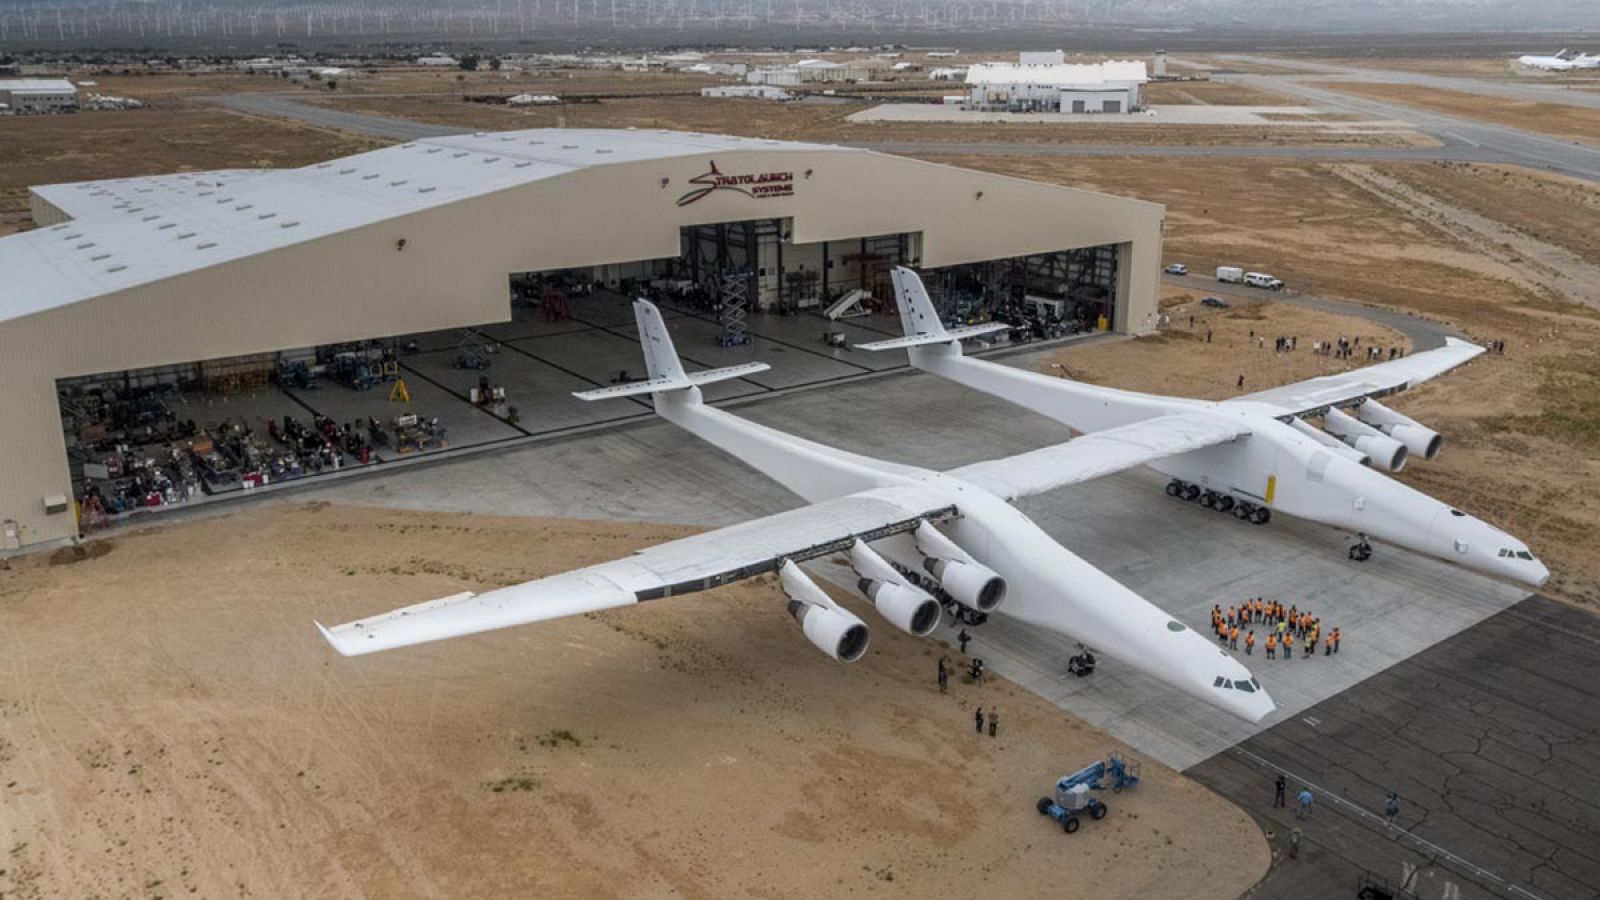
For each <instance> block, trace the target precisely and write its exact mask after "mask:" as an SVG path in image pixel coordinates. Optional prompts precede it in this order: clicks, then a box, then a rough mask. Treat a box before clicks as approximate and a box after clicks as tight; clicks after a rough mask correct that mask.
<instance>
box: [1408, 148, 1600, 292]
mask: <svg viewBox="0 0 1600 900" xmlns="http://www.w3.org/2000/svg"><path fill="white" fill-rule="evenodd" d="M1387 168H1388V170H1389V172H1390V173H1391V174H1392V175H1393V176H1394V177H1396V178H1398V179H1400V180H1401V181H1403V182H1405V183H1407V184H1409V185H1411V186H1412V187H1415V188H1417V189H1419V190H1422V191H1426V192H1427V193H1428V194H1431V195H1433V196H1435V197H1438V198H1440V199H1442V200H1447V201H1449V202H1450V203H1452V204H1454V205H1456V206H1460V207H1464V208H1466V209H1468V210H1471V211H1472V212H1474V213H1477V214H1478V215H1483V216H1489V217H1492V218H1495V219H1498V220H1500V221H1502V222H1504V223H1506V224H1507V225H1509V226H1511V227H1513V228H1516V229H1517V230H1518V231H1520V232H1522V233H1523V234H1525V235H1527V236H1528V237H1531V238H1533V239H1534V240H1537V241H1542V242H1545V243H1549V244H1553V245H1555V246H1557V247H1563V248H1565V249H1567V250H1569V251H1571V252H1573V253H1575V254H1577V255H1578V256H1579V257H1581V258H1582V259H1584V260H1585V261H1587V262H1589V263H1591V264H1595V265H1600V228H1597V227H1595V223H1596V222H1600V190H1596V189H1595V186H1594V184H1592V183H1591V182H1587V181H1579V180H1577V179H1574V178H1564V177H1561V176H1557V175H1547V174H1543V173H1540V174H1534V173H1532V172H1529V171H1527V170H1524V169H1519V168H1516V167H1513V166H1486V165H1478V164H1476V163H1448V162H1438V163H1425V164H1418V165H1411V166H1395V165H1391V166H1388V167H1387ZM1596 287H1600V285H1596Z"/></svg>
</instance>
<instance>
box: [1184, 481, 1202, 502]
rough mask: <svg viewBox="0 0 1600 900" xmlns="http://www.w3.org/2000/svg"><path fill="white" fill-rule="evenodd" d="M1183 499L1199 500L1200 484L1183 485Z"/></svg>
mask: <svg viewBox="0 0 1600 900" xmlns="http://www.w3.org/2000/svg"><path fill="white" fill-rule="evenodd" d="M1183 499H1185V500H1191V501H1192V500H1199V499H1200V485H1198V484H1186V485H1184V486H1183Z"/></svg>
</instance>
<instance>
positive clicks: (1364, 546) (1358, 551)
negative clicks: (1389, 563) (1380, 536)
mask: <svg viewBox="0 0 1600 900" xmlns="http://www.w3.org/2000/svg"><path fill="white" fill-rule="evenodd" d="M1371 558H1372V545H1371V544H1369V543H1367V536H1366V535H1364V534H1358V535H1356V542H1355V543H1354V544H1352V545H1351V547H1350V560H1351V562H1366V561H1367V560H1369V559H1371Z"/></svg>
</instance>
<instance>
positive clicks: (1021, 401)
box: [857, 267, 1550, 586]
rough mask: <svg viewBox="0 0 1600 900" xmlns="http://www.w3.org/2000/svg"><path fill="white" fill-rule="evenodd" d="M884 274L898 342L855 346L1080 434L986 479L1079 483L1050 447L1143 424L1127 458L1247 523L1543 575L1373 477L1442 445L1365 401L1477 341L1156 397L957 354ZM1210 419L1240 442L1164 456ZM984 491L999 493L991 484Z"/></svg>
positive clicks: (955, 340) (1512, 543) (1170, 488)
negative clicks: (1301, 376)
mask: <svg viewBox="0 0 1600 900" xmlns="http://www.w3.org/2000/svg"><path fill="white" fill-rule="evenodd" d="M891 276H892V278H893V280H894V288H895V302H896V303H897V305H898V306H899V310H900V317H901V323H902V327H903V328H904V330H905V332H906V337H902V338H895V339H893V340H887V341H877V342H873V343H870V344H858V345H857V347H858V349H864V350H888V349H895V348H901V347H904V348H906V349H907V351H908V352H909V354H910V356H911V364H912V365H913V366H915V367H917V368H919V369H923V370H925V371H928V372H932V373H933V374H935V375H939V376H940V377H943V378H948V379H950V380H951V381H955V382H958V383H960V384H964V385H966V386H968V387H971V388H974V389H976V390H980V391H983V392H985V393H988V394H993V395H994V396H996V397H1000V398H1002V399H1005V400H1009V401H1011V402H1012V403H1015V404H1017V405H1018V406H1022V407H1025V408H1027V409H1031V410H1033V411H1035V412H1037V413H1040V414H1042V415H1045V416H1048V417H1050V418H1052V419H1055V420H1057V421H1059V422H1063V423H1065V424H1066V425H1068V426H1070V427H1071V428H1073V429H1075V430H1077V431H1081V432H1086V433H1087V436H1086V437H1082V438H1079V439H1078V440H1076V441H1072V442H1070V443H1067V444H1063V445H1059V446H1057V447H1046V448H1045V449H1043V450H1036V451H1034V452H1033V453H1032V454H1022V455H1021V456H1018V457H1013V458H1012V459H1010V460H1007V461H1006V462H1005V463H1004V465H1003V469H1004V471H996V472H995V474H994V477H995V479H996V480H997V481H1000V480H1003V479H1004V478H1006V477H1008V475H1009V474H1011V473H1015V475H1016V476H1017V477H1020V478H1023V479H1025V480H1026V481H1027V484H1028V487H1029V489H1030V490H1031V491H1035V492H1036V491H1038V490H1041V489H1043V485H1041V484H1040V482H1041V480H1043V476H1044V473H1046V472H1049V471H1051V470H1054V471H1057V472H1059V473H1060V475H1061V476H1062V477H1063V478H1064V479H1065V480H1066V481H1076V480H1079V479H1078V478H1077V477H1075V475H1076V473H1075V472H1074V470H1073V468H1072V467H1070V466H1064V465H1057V464H1056V462H1055V459H1054V457H1055V455H1056V454H1058V453H1061V452H1063V450H1065V449H1066V448H1081V446H1082V444H1083V442H1085V441H1089V440H1097V439H1102V438H1103V439H1108V440H1118V439H1119V437H1118V436H1119V434H1120V435H1126V434H1129V433H1130V429H1133V428H1135V427H1136V426H1138V425H1144V426H1146V427H1145V429H1144V430H1143V431H1142V432H1139V433H1137V435H1136V436H1137V437H1138V438H1139V439H1140V440H1141V441H1142V442H1143V443H1140V444H1138V445H1131V446H1129V447H1128V452H1129V453H1130V454H1137V453H1141V452H1145V453H1148V452H1149V451H1150V450H1151V449H1152V443H1153V444H1154V446H1155V448H1157V449H1161V450H1165V451H1166V452H1162V453H1159V454H1157V455H1155V456H1153V457H1148V458H1147V459H1146V462H1147V464H1148V465H1149V466H1150V467H1151V468H1152V469H1155V470H1156V471H1158V472H1160V473H1162V474H1164V475H1167V476H1169V477H1170V478H1171V479H1172V480H1171V481H1170V482H1169V483H1168V484H1167V493H1168V494H1169V495H1171V496H1174V497H1181V498H1183V499H1186V500H1195V501H1199V502H1200V503H1201V504H1203V505H1205V506H1208V507H1210V508H1212V509H1215V510H1217V511H1219V512H1231V513H1233V515H1234V516H1235V517H1237V518H1239V519H1244V520H1249V521H1252V522H1255V523H1256V524H1265V523H1266V522H1267V520H1268V519H1269V518H1271V516H1272V514H1273V513H1274V512H1282V513H1287V514H1289V515H1292V516H1298V517H1300V518H1303V519H1310V520H1311V521H1314V522H1321V523H1323V524H1325V525H1333V526H1336V527H1339V528H1345V529H1349V530H1350V531H1353V532H1357V533H1360V534H1363V535H1371V536H1375V537H1377V538H1379V539H1381V540H1385V541H1388V542H1390V543H1393V544H1398V545H1400V546H1402V547H1406V548H1408V549H1411V550H1415V551H1417V552H1418V553H1424V554H1427V555H1429V556H1433V557H1436V558H1439V559H1442V560H1446V561H1448V562H1452V563H1456V564H1459V565H1462V566H1465V567H1467V568H1470V569H1475V570H1477V571H1480V572H1485V573H1489V574H1492V575H1499V576H1503V577H1506V578H1510V579H1513V580H1516V581H1520V582H1523V583H1525V584H1531V585H1534V586H1538V585H1541V584H1543V583H1544V582H1545V579H1547V578H1549V576H1550V571H1549V570H1548V569H1546V568H1545V566H1544V564H1543V563H1541V562H1540V561H1539V560H1538V559H1536V558H1534V555H1533V553H1532V552H1530V551H1529V550H1528V546H1527V545H1526V544H1524V543H1523V542H1521V541H1519V540H1517V539H1516V538H1514V537H1512V536H1511V535H1509V534H1506V533H1505V532H1503V531H1501V530H1500V529H1498V528H1496V527H1494V526H1493V525H1490V524H1488V523H1487V522H1484V521H1481V520H1479V519H1476V518H1473V517H1472V516H1470V515H1467V514H1466V513H1464V512H1462V511H1461V510H1459V509H1454V508H1452V507H1451V506H1449V505H1448V504H1445V503H1441V502H1440V501H1438V500H1435V499H1434V498H1432V497H1430V496H1428V495H1427V494H1424V493H1422V492H1421V491H1418V490H1415V489H1414V488H1411V487H1408V486H1406V485H1404V484H1401V483H1400V482H1398V481H1395V480H1394V479H1392V478H1388V477H1386V476H1384V475H1381V474H1379V473H1378V472H1376V471H1374V469H1377V468H1382V469H1386V470H1388V471H1390V472H1398V471H1400V469H1401V468H1402V467H1404V466H1405V463H1406V460H1407V459H1408V458H1409V457H1410V456H1413V455H1414V456H1421V457H1423V458H1424V459H1432V458H1434V456H1436V455H1437V454H1438V452H1439V448H1440V446H1441V445H1442V444H1443V438H1442V437H1441V436H1440V435H1439V433H1438V432H1436V431H1434V430H1433V429H1431V428H1428V427H1427V426H1425V425H1423V424H1421V423H1420V422H1417V421H1415V420H1413V419H1411V418H1408V417H1407V416H1405V415H1402V414H1401V413H1398V412H1396V411H1394V410H1392V409H1389V408H1388V407H1386V406H1383V405H1381V404H1380V403H1379V402H1378V398H1379V397H1386V396H1388V395H1390V394H1393V393H1397V392H1399V391H1402V390H1405V389H1406V388H1408V387H1411V386H1413V385H1416V384H1420V383H1421V382H1423V381H1426V380H1428V379H1430V378H1432V377H1434V376H1436V375H1439V374H1442V373H1444V372H1446V371H1449V370H1450V369H1453V368H1455V367H1456V366H1458V365H1460V364H1462V363H1464V362H1466V361H1467V360H1470V359H1472V358H1473V357H1475V356H1477V355H1478V354H1480V353H1482V352H1483V348H1482V347H1478V346H1476V345H1473V344H1469V343H1467V342H1466V341H1460V340H1456V339H1454V338H1449V339H1447V340H1446V346H1444V347H1441V348H1439V349H1436V350H1428V351H1424V352H1421V353H1413V354H1411V355H1410V356H1405V357H1401V358H1399V359H1395V360H1390V361H1388V362H1381V363H1376V364H1374V365H1370V366H1366V367H1365V368H1360V369H1355V370H1353V371H1350V372H1345V373H1342V374H1338V375H1324V376H1322V377H1321V378H1313V379H1311V380H1309V381H1303V382H1300V383H1299V384H1291V385H1288V386H1285V387H1280V388H1273V389H1272V390H1267V391H1260V392H1257V393H1254V394H1246V395H1244V396H1242V397H1235V398H1233V399H1230V400H1224V401H1220V402H1213V401H1208V400H1193V399H1188V398H1183V397H1163V396H1158V395H1155V394H1141V393H1136V392H1133V391H1123V390H1117V389H1115V388H1108V387H1099V386H1096V385H1091V384H1084V383H1082V382H1078V381H1071V380H1068V379H1065V378H1055V377H1052V376H1049V375H1043V374H1040V373H1037V372H1029V371H1025V370H1023V369H1017V368H1012V367H1011V366H1006V365H1001V364H999V363H992V362H985V361H983V360H978V359H972V358H970V357H967V356H965V355H963V354H962V351H961V343H960V340H959V338H960V336H961V332H960V331H946V330H945V327H944V325H943V324H942V323H941V322H940V320H939V315H938V312H937V310H936V309H935V307H934V305H933V301H932V300H931V299H930V298H929V297H928V294H927V291H926V290H925V289H924V288H923V285H922V279H921V278H920V277H918V275H917V273H916V272H913V271H912V270H910V269H907V268H904V267H897V268H895V269H894V270H893V272H892V273H891ZM970 328H971V326H968V330H970ZM1345 410H1350V412H1348V413H1347V412H1345ZM1351 413H1353V415H1352V414H1351ZM1314 418H1321V419H1322V427H1321V428H1318V427H1316V426H1314V425H1312V424H1310V423H1308V422H1307V421H1306V420H1307V419H1314ZM1222 422H1228V423H1232V424H1233V425H1234V426H1235V427H1236V428H1238V429H1239V430H1240V431H1241V432H1242V433H1243V435H1244V436H1243V437H1240V438H1230V439H1227V440H1220V441H1215V442H1214V445H1212V446H1204V447H1194V448H1193V449H1191V450H1189V451H1187V452H1182V453H1178V452H1173V450H1172V447H1173V446H1175V445H1176V444H1177V443H1178V442H1179V441H1180V440H1182V439H1184V438H1185V437H1186V436H1188V434H1189V432H1190V430H1191V429H1193V428H1197V427H1201V423H1208V424H1218V423H1222ZM1163 432H1165V433H1163ZM1120 439H1121V440H1123V441H1126V440H1127V438H1120ZM1190 443H1191V444H1194V443H1199V441H1198V440H1191V441H1190ZM1080 452H1081V451H1080ZM1030 456H1031V457H1032V458H1031V459H1030V458H1029V457H1030ZM1019 463H1020V464H1019ZM967 468H968V469H969V470H970V469H972V468H974V467H972V466H969V467H967ZM995 489H996V490H998V491H999V492H1000V493H1001V494H1002V496H1004V495H1005V494H1006V491H1005V488H1004V486H1003V484H997V485H996V486H995ZM1364 545H1365V541H1363V542H1362V545H1360V546H1362V547H1363V548H1364ZM1355 550H1356V548H1352V553H1353V555H1354V554H1355ZM1361 552H1364V553H1367V552H1370V549H1362V551H1361Z"/></svg>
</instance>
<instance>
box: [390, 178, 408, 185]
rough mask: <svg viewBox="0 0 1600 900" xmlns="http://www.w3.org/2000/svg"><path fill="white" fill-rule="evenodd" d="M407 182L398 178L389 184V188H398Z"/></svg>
mask: <svg viewBox="0 0 1600 900" xmlns="http://www.w3.org/2000/svg"><path fill="white" fill-rule="evenodd" d="M408 180H409V179H405V178H400V179H397V180H395V181H391V182H389V187H399V186H400V185H402V184H405V183H406V181H408Z"/></svg>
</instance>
